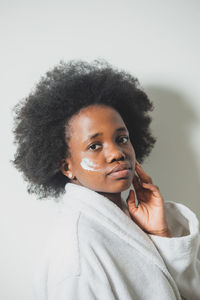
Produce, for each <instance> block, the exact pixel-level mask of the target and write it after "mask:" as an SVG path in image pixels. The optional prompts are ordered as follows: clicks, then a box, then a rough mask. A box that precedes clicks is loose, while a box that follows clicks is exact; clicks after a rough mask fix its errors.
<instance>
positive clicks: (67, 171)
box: [60, 159, 75, 179]
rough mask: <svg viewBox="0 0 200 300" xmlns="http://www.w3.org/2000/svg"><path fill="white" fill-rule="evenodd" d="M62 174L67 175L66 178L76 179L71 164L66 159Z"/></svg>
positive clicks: (62, 166)
mask: <svg viewBox="0 0 200 300" xmlns="http://www.w3.org/2000/svg"><path fill="white" fill-rule="evenodd" d="M60 170H61V172H62V173H63V175H65V176H66V177H68V178H69V179H75V177H74V176H73V174H72V170H71V167H70V163H68V162H67V160H66V159H63V160H62V163H61V168H60Z"/></svg>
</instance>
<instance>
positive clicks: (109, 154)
mask: <svg viewBox="0 0 200 300" xmlns="http://www.w3.org/2000/svg"><path fill="white" fill-rule="evenodd" d="M125 157H126V155H125V154H124V152H123V151H122V149H121V148H120V147H119V146H118V145H116V144H112V145H109V146H108V147H107V149H106V160H107V162H108V163H112V162H114V161H118V160H124V159H125Z"/></svg>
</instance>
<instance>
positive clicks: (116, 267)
mask: <svg viewBox="0 0 200 300" xmlns="http://www.w3.org/2000/svg"><path fill="white" fill-rule="evenodd" d="M125 205H126V202H124V209H125ZM165 210H166V216H167V221H168V225H169V228H170V230H171V232H172V234H173V237H172V238H167V237H159V236H153V235H148V234H146V233H145V232H143V231H142V230H141V228H140V227H138V226H137V225H136V224H135V223H134V222H133V221H132V219H131V218H130V216H128V215H127V214H126V213H127V211H126V213H124V211H122V210H121V209H120V208H119V207H118V206H117V205H116V204H114V203H113V202H111V201H110V200H108V199H107V198H105V197H104V196H102V195H100V194H98V193H96V192H94V191H91V190H89V189H87V188H85V187H81V186H78V185H75V184H71V183H68V184H67V185H66V194H65V196H64V198H63V201H62V202H61V203H60V204H59V212H58V216H57V220H56V222H55V226H54V230H53V233H52V235H51V238H50V239H49V241H48V243H47V247H46V250H45V251H44V254H43V255H42V257H41V261H40V263H39V265H38V268H37V271H36V273H35V280H34V293H35V299H36V300H80V299H81V300H95V299H96V300H97V299H98V300H147V299H148V300H151V299H152V300H175V299H176V300H177V299H182V298H181V297H183V298H185V299H187V300H199V299H200V261H199V260H198V258H197V255H198V252H199V244H200V237H199V232H198V230H199V229H198V227H199V223H198V220H197V218H196V216H195V214H194V213H193V212H192V211H191V210H190V209H189V208H187V207H185V206H184V205H182V204H178V203H173V202H167V203H165Z"/></svg>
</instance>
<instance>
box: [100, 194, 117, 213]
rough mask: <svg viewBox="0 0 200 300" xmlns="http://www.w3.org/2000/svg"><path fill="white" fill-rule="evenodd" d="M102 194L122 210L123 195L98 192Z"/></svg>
mask: <svg viewBox="0 0 200 300" xmlns="http://www.w3.org/2000/svg"><path fill="white" fill-rule="evenodd" d="M97 193H99V194H101V195H102V196H104V197H106V198H108V199H109V200H111V201H112V202H113V203H115V204H116V205H117V206H118V207H119V208H120V209H122V198H121V193H117V194H111V193H103V192H97Z"/></svg>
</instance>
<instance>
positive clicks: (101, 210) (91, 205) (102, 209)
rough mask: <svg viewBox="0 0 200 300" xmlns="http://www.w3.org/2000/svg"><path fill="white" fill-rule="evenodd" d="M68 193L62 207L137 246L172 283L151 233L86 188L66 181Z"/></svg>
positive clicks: (104, 198) (172, 282)
mask: <svg viewBox="0 0 200 300" xmlns="http://www.w3.org/2000/svg"><path fill="white" fill-rule="evenodd" d="M65 190H66V194H65V196H64V198H63V201H62V204H63V206H62V210H65V209H67V211H68V212H69V206H70V208H72V209H76V210H79V211H81V212H82V213H83V214H85V215H87V216H88V217H89V218H92V219H95V221H97V222H99V223H100V224H101V225H102V226H104V227H105V230H110V231H112V232H113V233H114V234H116V235H118V236H119V238H121V239H122V240H124V241H125V242H127V243H128V244H130V245H131V246H132V247H134V248H135V249H137V251H138V252H140V254H142V255H143V256H145V257H146V258H148V259H149V260H150V261H151V262H152V263H153V264H156V265H157V266H158V267H159V268H160V269H161V270H162V271H163V272H164V274H165V275H166V276H167V277H168V279H169V281H170V282H171V284H172V285H174V280H173V279H172V277H171V275H170V273H169V272H168V270H167V268H166V266H165V264H164V262H163V260H162V258H161V256H160V254H159V252H158V251H157V249H156V247H155V246H154V244H153V242H152V241H151V239H150V237H149V236H148V234H146V233H145V232H144V231H143V230H142V229H141V228H140V227H139V226H138V225H137V224H136V223H134V222H133V220H132V219H131V218H129V217H128V216H127V215H126V214H125V213H124V212H123V211H122V210H121V209H120V208H119V207H118V206H117V205H116V204H115V203H113V202H112V201H110V200H109V199H108V198H106V197H104V196H102V195H100V194H98V193H97V192H95V191H92V190H90V189H88V188H86V187H83V186H79V185H76V184H73V183H67V185H66V189H65Z"/></svg>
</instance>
